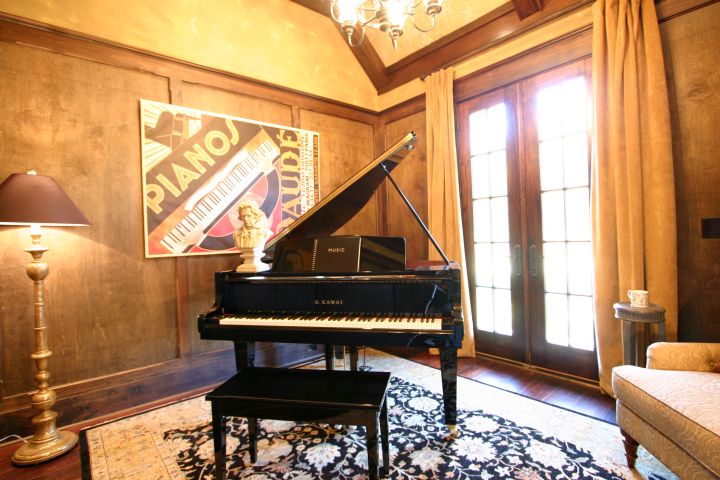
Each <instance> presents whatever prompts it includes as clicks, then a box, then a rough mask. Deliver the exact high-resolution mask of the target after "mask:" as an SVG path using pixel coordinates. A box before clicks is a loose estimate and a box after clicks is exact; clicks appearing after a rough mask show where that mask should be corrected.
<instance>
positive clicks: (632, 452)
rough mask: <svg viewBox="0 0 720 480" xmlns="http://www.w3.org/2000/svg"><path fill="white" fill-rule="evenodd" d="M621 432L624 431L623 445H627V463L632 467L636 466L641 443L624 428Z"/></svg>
mask: <svg viewBox="0 0 720 480" xmlns="http://www.w3.org/2000/svg"><path fill="white" fill-rule="evenodd" d="M620 433H622V436H623V446H624V447H625V459H626V460H627V465H628V467H630V468H635V460H636V459H637V449H638V445H639V444H638V442H636V441H635V439H633V438H632V437H631V436H630V435H628V434H627V433H625V432H624V431H623V430H622V429H621V430H620Z"/></svg>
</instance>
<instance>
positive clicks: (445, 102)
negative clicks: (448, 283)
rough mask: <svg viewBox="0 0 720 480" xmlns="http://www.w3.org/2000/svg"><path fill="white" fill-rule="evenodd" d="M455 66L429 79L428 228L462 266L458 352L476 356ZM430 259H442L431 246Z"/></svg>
mask: <svg viewBox="0 0 720 480" xmlns="http://www.w3.org/2000/svg"><path fill="white" fill-rule="evenodd" d="M453 77H454V71H453V69H452V68H447V69H444V70H440V71H438V72H435V73H433V74H431V75H429V76H428V77H427V78H426V79H425V89H426V90H425V92H426V93H425V98H426V130H427V178H428V228H429V229H430V232H432V234H433V237H434V238H435V240H436V241H437V242H438V244H439V245H440V247H441V248H442V249H443V251H444V252H445V255H447V256H448V258H449V259H450V260H453V261H456V262H458V263H459V264H460V268H461V276H460V283H461V294H462V308H463V314H464V320H465V325H464V327H465V336H464V338H463V344H462V348H461V349H460V350H459V351H458V355H460V356H463V357H474V356H475V338H474V329H473V315H472V307H471V305H470V292H469V285H468V276H467V264H466V262H465V248H464V245H463V228H462V216H461V213H460V212H461V210H460V185H459V179H458V167H457V149H456V147H455V105H454V101H453ZM429 253H430V259H439V258H440V256H439V255H438V253H437V252H436V251H435V247H434V246H433V245H432V244H430V245H429Z"/></svg>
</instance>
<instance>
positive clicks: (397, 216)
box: [385, 110, 434, 260]
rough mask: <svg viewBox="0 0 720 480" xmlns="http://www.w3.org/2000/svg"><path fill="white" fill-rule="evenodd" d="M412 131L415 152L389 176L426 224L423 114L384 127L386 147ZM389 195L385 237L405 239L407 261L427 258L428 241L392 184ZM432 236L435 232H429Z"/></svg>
mask: <svg viewBox="0 0 720 480" xmlns="http://www.w3.org/2000/svg"><path fill="white" fill-rule="evenodd" d="M410 131H414V132H415V134H416V135H417V143H416V144H415V149H414V150H413V151H412V152H410V154H409V155H408V156H407V157H405V159H403V161H402V162H401V163H400V165H398V166H397V167H396V168H395V170H393V172H392V173H391V175H392V176H393V179H394V180H395V182H397V184H398V186H400V188H401V189H402V190H403V192H405V196H407V197H408V199H409V200H410V202H411V203H412V204H413V206H414V207H415V210H417V212H418V214H419V215H420V218H422V220H423V222H425V224H426V225H427V219H428V217H427V213H428V209H427V206H428V192H427V157H426V150H427V139H426V137H425V111H424V110H423V111H421V112H418V113H414V114H412V115H409V116H407V117H403V118H400V119H397V120H394V121H392V122H390V123H388V124H387V125H386V126H385V145H386V147H389V146H390V145H392V144H393V143H395V142H396V141H397V140H398V139H400V138H402V136H403V135H405V134H406V133H408V132H410ZM387 192H388V193H387V195H388V202H387V204H388V213H387V214H388V235H391V236H400V237H405V241H406V255H407V259H408V260H425V259H427V258H428V240H427V237H426V236H425V233H424V232H423V231H422V228H420V225H418V223H417V221H416V220H415V218H414V217H413V216H412V214H411V213H410V211H409V210H408V208H407V206H406V205H405V202H403V200H402V198H400V195H398V193H397V192H396V191H395V188H393V187H392V185H388V187H387ZM430 233H434V232H430Z"/></svg>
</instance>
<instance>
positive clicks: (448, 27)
mask: <svg viewBox="0 0 720 480" xmlns="http://www.w3.org/2000/svg"><path fill="white" fill-rule="evenodd" d="M293 1H294V2H295V3H298V4H300V5H303V6H305V7H307V8H309V9H311V10H314V11H315V12H317V13H318V14H320V15H323V16H325V17H327V18H326V21H328V22H332V20H331V19H330V14H329V9H330V1H329V0H293ZM589 3H592V0H511V1H507V0H482V1H480V0H476V1H467V0H444V1H443V4H442V8H443V10H442V12H441V13H440V14H439V15H438V23H437V26H436V27H435V28H434V29H433V30H431V31H430V32H427V33H423V32H420V31H418V30H416V29H414V28H412V27H411V26H406V27H405V29H404V32H403V35H402V36H401V37H400V40H399V42H398V46H397V49H393V47H392V43H391V42H390V39H389V38H388V37H387V35H386V34H384V33H383V32H380V31H379V30H375V29H372V28H368V29H367V30H366V32H367V35H366V37H365V40H364V41H363V42H362V44H361V45H360V46H358V47H349V46H348V48H351V50H352V52H353V54H354V55H355V57H356V58H357V60H358V62H359V63H360V65H361V66H362V68H363V70H365V72H366V73H367V75H368V77H369V78H370V80H371V81H372V83H373V85H374V86H375V88H376V89H377V91H378V93H380V94H381V93H385V92H387V91H389V90H392V89H393V88H395V87H398V86H399V85H402V84H404V83H406V82H408V81H410V80H412V79H414V78H417V77H423V76H425V75H427V74H429V73H431V72H432V71H434V70H437V69H439V68H442V67H445V66H447V65H451V64H453V63H457V62H458V61H460V60H462V59H464V58H467V57H469V56H471V55H474V54H477V53H479V52H481V51H483V50H485V49H488V48H491V47H493V46H495V45H497V44H498V43H500V42H503V41H507V40H509V39H512V38H514V37H516V36H518V35H521V34H523V33H525V32H527V31H529V30H530V29H531V28H535V27H538V26H540V25H542V24H544V23H546V22H548V21H551V20H553V19H556V18H559V17H560V16H562V15H565V14H567V13H569V12H571V11H573V10H575V9H578V8H580V7H583V6H586V5H588V4H589ZM338 35H341V36H342V33H341V32H340V30H339V29H338Z"/></svg>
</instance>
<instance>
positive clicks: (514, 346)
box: [458, 61, 597, 378]
mask: <svg viewBox="0 0 720 480" xmlns="http://www.w3.org/2000/svg"><path fill="white" fill-rule="evenodd" d="M589 78H590V77H589V61H579V62H576V63H573V64H570V65H566V66H563V67H560V68H557V69H554V70H552V71H548V72H545V73H542V74H539V75H537V76H534V77H531V78H528V79H525V80H522V81H519V82H516V83H514V84H511V85H508V86H506V87H503V88H500V89H497V90H494V91H492V92H489V93H486V94H483V95H481V96H478V97H474V98H472V99H470V100H468V101H465V102H462V103H460V104H459V105H458V128H459V132H458V133H459V135H458V139H459V142H458V144H459V145H458V149H459V154H460V155H459V159H460V181H461V201H462V208H463V221H464V225H465V232H464V234H465V245H466V251H467V253H468V255H467V257H468V271H469V274H470V279H471V280H470V281H471V298H472V305H473V314H474V315H473V317H474V320H475V338H476V349H477V350H478V351H480V352H485V353H488V354H491V355H495V356H500V357H504V358H509V359H512V360H517V361H520V362H523V363H528V364H531V365H535V366H539V367H543V368H547V369H550V370H554V371H559V372H564V373H568V374H571V375H577V376H581V377H585V378H597V361H596V355H595V340H594V339H595V336H594V326H593V325H594V318H593V309H592V304H593V302H592V249H591V245H590V191H589V181H590V174H589V172H590V168H589V164H590V162H589V148H590V139H589V125H590V89H589V85H590V83H589Z"/></svg>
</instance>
